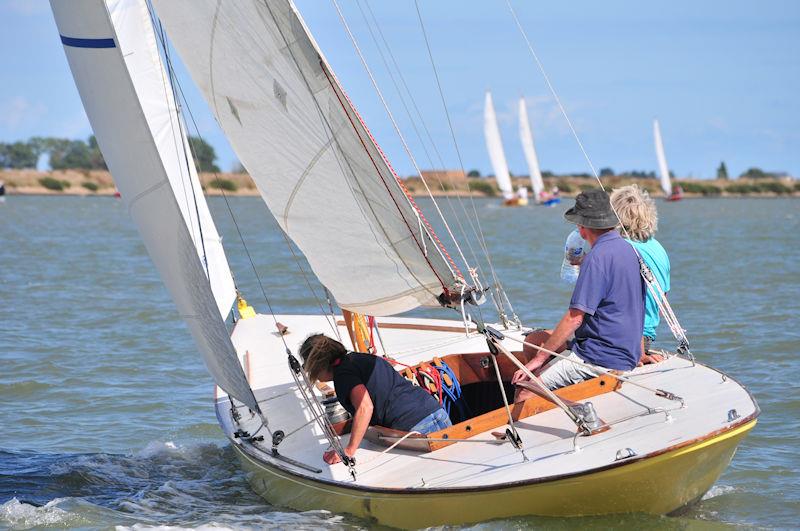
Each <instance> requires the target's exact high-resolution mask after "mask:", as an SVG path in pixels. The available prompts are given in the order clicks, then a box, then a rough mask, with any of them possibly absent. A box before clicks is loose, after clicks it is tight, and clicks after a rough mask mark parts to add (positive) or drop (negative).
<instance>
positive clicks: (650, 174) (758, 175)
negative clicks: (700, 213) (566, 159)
mask: <svg viewBox="0 0 800 531" xmlns="http://www.w3.org/2000/svg"><path fill="white" fill-rule="evenodd" d="M509 173H510V172H509ZM716 175H717V179H722V180H727V179H729V176H728V168H727V166H725V162H721V163H720V165H719V167H718V168H717V172H716ZM511 176H512V177H514V175H513V174H511ZM599 176H600V177H623V178H626V179H656V178H658V177H657V176H656V172H654V171H642V170H627V171H623V172H620V173H617V172H615V171H614V170H613V169H612V168H600V172H599ZM669 176H670V177H671V178H675V174H674V173H673V172H672V171H670V172H669ZM467 177H470V178H476V179H477V178H480V177H481V172H480V171H478V170H471V171H470V172H469V173H467ZM542 177H543V178H545V179H552V178H559V177H574V178H578V179H593V178H594V176H593V175H592V174H590V173H585V172H584V173H580V172H576V173H566V174H555V173H553V172H551V171H547V170H543V171H542ZM782 177H786V173H785V172H771V171H764V170H762V169H761V168H756V167H752V168H748V169H747V170H746V171H744V172H742V173H741V174H740V175H739V178H740V179H780V178H782Z"/></svg>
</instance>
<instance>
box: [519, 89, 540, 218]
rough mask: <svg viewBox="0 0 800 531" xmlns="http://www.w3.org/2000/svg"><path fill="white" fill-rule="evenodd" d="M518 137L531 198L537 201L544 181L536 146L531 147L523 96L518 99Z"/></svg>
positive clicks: (531, 137) (529, 127) (529, 129)
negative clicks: (525, 166) (531, 192)
mask: <svg viewBox="0 0 800 531" xmlns="http://www.w3.org/2000/svg"><path fill="white" fill-rule="evenodd" d="M519 138H520V141H521V142H522V150H523V151H524V152H525V159H526V160H527V161H528V171H529V172H530V174H531V188H532V189H533V198H534V200H535V201H536V202H537V203H538V202H539V197H540V196H541V193H542V190H544V182H543V181H542V171H541V170H540V169H539V158H538V157H537V156H536V148H534V147H533V133H531V126H530V123H529V122H528V109H527V106H526V105H525V98H520V99H519Z"/></svg>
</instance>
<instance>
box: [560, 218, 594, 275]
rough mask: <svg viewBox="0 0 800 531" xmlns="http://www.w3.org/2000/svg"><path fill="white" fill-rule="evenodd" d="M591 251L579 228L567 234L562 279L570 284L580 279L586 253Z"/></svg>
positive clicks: (562, 263)
mask: <svg viewBox="0 0 800 531" xmlns="http://www.w3.org/2000/svg"><path fill="white" fill-rule="evenodd" d="M587 252H589V244H588V242H587V241H586V240H584V239H583V238H581V233H580V232H578V229H575V230H573V231H572V232H570V233H569V236H567V241H566V242H565V244H564V261H563V262H561V280H563V281H565V282H568V283H570V284H575V282H577V281H578V274H579V273H580V272H581V262H582V261H583V257H584V256H586V253H587Z"/></svg>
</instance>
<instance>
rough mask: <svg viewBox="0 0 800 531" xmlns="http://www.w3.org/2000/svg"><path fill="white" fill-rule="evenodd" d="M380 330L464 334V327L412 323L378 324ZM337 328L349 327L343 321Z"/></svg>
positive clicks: (339, 321) (340, 320)
mask: <svg viewBox="0 0 800 531" xmlns="http://www.w3.org/2000/svg"><path fill="white" fill-rule="evenodd" d="M376 325H377V326H378V328H385V329H387V330H389V329H393V330H424V331H426V332H458V333H462V334H463V333H464V332H465V330H464V327H463V326H445V325H425V324H410V323H376ZM336 326H347V323H345V322H344V321H343V320H342V319H338V320H337V321H336ZM469 331H470V332H477V331H478V330H477V329H475V328H470V329H469Z"/></svg>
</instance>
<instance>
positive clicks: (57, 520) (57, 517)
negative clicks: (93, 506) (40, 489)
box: [0, 498, 81, 529]
mask: <svg viewBox="0 0 800 531" xmlns="http://www.w3.org/2000/svg"><path fill="white" fill-rule="evenodd" d="M61 501H62V500H61V498H56V499H54V500H51V501H49V502H47V503H46V504H45V505H42V506H41V507H37V506H36V505H31V504H29V503H24V502H21V501H19V500H18V499H17V498H11V499H10V500H8V501H7V502H6V503H4V504H3V505H0V523H2V524H5V525H8V526H9V527H11V528H12V529H31V528H35V527H43V526H54V525H59V526H65V527H66V526H71V525H74V524H77V523H78V522H79V521H80V520H81V519H80V517H79V516H78V515H75V514H72V513H69V512H67V511H65V510H63V509H59V508H58V507H57V505H58V504H59V502H61Z"/></svg>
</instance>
